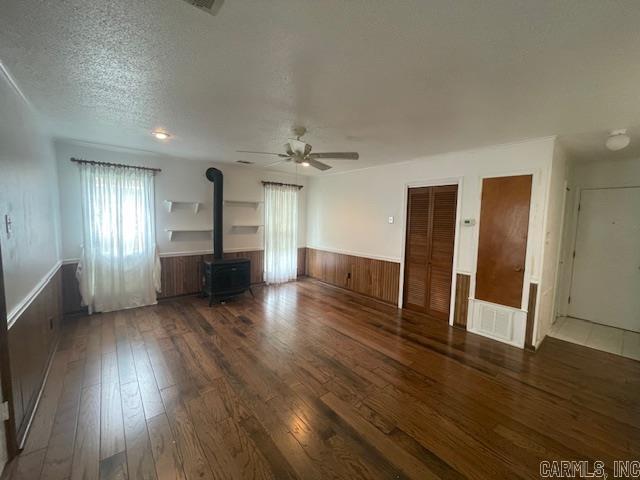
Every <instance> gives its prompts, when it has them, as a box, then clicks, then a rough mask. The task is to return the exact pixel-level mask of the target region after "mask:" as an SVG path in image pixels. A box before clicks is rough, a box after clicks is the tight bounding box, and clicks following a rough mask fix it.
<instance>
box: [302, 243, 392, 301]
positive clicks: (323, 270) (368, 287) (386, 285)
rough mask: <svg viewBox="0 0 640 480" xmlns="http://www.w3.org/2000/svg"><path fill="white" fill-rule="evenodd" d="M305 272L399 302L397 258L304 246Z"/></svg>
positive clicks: (368, 294)
mask: <svg viewBox="0 0 640 480" xmlns="http://www.w3.org/2000/svg"><path fill="white" fill-rule="evenodd" d="M307 275H308V276H310V277H312V278H315V279H317V280H320V281H322V282H325V283H329V284H331V285H336V286H338V287H342V288H346V289H347V290H352V291H354V292H358V293H361V294H363V295H367V296H369V297H373V298H376V299H378V300H382V301H383V302H387V303H391V304H394V305H395V304H397V303H398V288H399V283H400V264H399V263H397V262H389V261H387V260H377V259H374V258H366V257H358V256H355V255H346V254H343V253H334V252H327V251H326V250H316V249H313V248H307Z"/></svg>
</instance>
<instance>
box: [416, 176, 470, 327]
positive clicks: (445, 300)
mask: <svg viewBox="0 0 640 480" xmlns="http://www.w3.org/2000/svg"><path fill="white" fill-rule="evenodd" d="M457 195H458V186H457V185H446V186H438V187H420V188H410V189H409V195H408V197H409V198H408V199H409V201H408V208H407V237H406V245H405V271H404V272H405V273H404V306H405V307H406V308H409V309H412V310H418V311H421V312H425V313H428V314H429V315H432V316H434V317H437V318H441V319H443V320H446V319H448V318H449V305H450V299H451V277H452V273H453V250H454V240H455V230H456V202H457Z"/></svg>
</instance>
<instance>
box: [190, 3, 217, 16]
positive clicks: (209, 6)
mask: <svg viewBox="0 0 640 480" xmlns="http://www.w3.org/2000/svg"><path fill="white" fill-rule="evenodd" d="M184 1H185V2H187V3H189V4H191V5H193V6H194V7H197V8H199V9H200V10H204V11H205V12H207V13H210V14H211V15H216V14H217V13H218V12H219V11H220V7H222V4H223V3H224V0H184Z"/></svg>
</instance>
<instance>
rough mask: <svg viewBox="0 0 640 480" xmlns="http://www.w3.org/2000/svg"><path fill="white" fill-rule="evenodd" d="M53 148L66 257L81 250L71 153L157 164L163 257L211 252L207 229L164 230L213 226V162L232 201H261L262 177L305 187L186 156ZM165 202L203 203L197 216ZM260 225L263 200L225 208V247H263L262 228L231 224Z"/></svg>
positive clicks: (69, 145) (61, 144) (62, 144)
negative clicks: (255, 205)
mask: <svg viewBox="0 0 640 480" xmlns="http://www.w3.org/2000/svg"><path fill="white" fill-rule="evenodd" d="M55 150H56V156H57V161H58V172H59V176H60V205H61V210H62V254H63V258H64V259H65V260H68V261H71V260H77V259H78V258H80V254H81V247H80V245H81V243H82V219H81V206H80V175H79V171H78V167H77V165H76V164H75V163H73V162H71V161H70V158H71V157H75V158H83V159H86V160H95V161H101V162H115V163H124V164H128V165H141V166H148V167H156V168H161V169H162V172H160V173H158V174H157V175H156V177H155V192H156V210H155V213H156V238H157V242H158V249H159V251H160V254H161V255H178V254H189V253H201V252H210V251H211V249H212V240H211V236H210V234H206V233H180V234H176V236H175V237H174V239H173V240H172V241H171V240H169V235H168V234H167V233H166V232H165V229H168V228H196V229H197V228H211V226H212V210H211V209H212V195H213V184H212V183H211V182H209V181H208V180H207V179H206V177H205V175H204V173H205V171H206V169H207V168H209V167H211V166H215V167H216V168H219V169H220V170H222V172H223V174H224V197H225V199H231V200H250V201H262V200H263V187H262V184H261V183H260V181H261V180H272V181H281V182H289V183H298V184H301V185H306V177H298V178H296V177H295V176H294V175H287V174H283V173H274V172H267V171H264V170H259V169H254V168H246V167H240V166H235V165H227V164H217V165H215V164H213V163H208V162H198V161H191V160H184V159H180V158H174V157H169V156H161V155H157V154H150V153H149V154H147V153H145V152H137V151H135V152H134V151H130V150H123V149H122V150H119V149H115V148H114V149H106V148H99V147H96V146H92V145H87V144H81V143H75V142H68V141H56V142H55ZM306 194H307V192H306V188H303V189H302V190H301V194H300V207H299V211H300V214H299V224H300V228H299V230H300V234H299V238H298V244H299V246H304V245H305V242H306V222H305V218H306V201H305V198H306ZM164 200H183V201H200V202H203V203H204V205H203V207H202V209H201V210H200V212H199V213H198V214H197V215H196V214H194V213H193V210H192V209H191V207H190V206H179V207H178V208H177V210H174V211H173V212H171V213H170V212H168V211H167V209H166V207H165V204H164ZM234 223H237V224H254V223H256V224H262V223H263V204H260V205H259V207H258V208H257V209H254V208H250V207H249V208H248V207H231V206H225V207H224V250H225V251H248V250H259V249H262V248H263V228H260V229H257V230H256V229H232V227H231V225H232V224H234Z"/></svg>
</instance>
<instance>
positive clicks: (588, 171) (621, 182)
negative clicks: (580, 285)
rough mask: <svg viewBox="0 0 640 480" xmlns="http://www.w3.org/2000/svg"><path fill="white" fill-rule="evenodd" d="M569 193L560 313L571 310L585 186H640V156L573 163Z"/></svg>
mask: <svg viewBox="0 0 640 480" xmlns="http://www.w3.org/2000/svg"><path fill="white" fill-rule="evenodd" d="M568 185H569V192H567V202H566V208H565V215H564V216H565V222H564V235H563V239H562V252H561V259H560V271H559V279H558V291H557V295H556V309H557V314H558V315H566V314H567V312H568V307H569V304H568V299H569V293H570V286H571V272H572V269H573V249H574V246H575V234H576V226H577V221H578V201H579V199H580V190H581V189H583V188H603V187H604V188H606V187H630V186H640V159H627V160H603V161H596V162H588V163H575V162H570V165H569V172H568Z"/></svg>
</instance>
